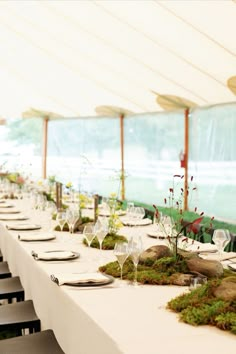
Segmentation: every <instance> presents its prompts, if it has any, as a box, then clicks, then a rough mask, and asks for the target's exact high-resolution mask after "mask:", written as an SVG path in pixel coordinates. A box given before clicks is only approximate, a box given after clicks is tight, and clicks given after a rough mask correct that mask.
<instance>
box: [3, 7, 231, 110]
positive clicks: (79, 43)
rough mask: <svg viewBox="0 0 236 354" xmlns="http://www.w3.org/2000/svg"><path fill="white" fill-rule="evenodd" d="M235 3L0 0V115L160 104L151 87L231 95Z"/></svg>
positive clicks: (204, 100)
mask: <svg viewBox="0 0 236 354" xmlns="http://www.w3.org/2000/svg"><path fill="white" fill-rule="evenodd" d="M235 18H236V2H235V0H222V1H214V0H213V1H212V0H209V1H207V0H206V1H201V0H199V1H195V0H192V1H185V0H183V1H180V0H177V1H146V0H139V1H135V0H131V1H130V0H124V1H120V0H118V1H116V0H113V1H103V0H99V1H28V0H27V1H21V0H20V1H19V0H17V1H4V0H3V1H1V2H0V52H1V55H0V79H1V86H2V90H1V106H0V115H1V116H3V117H19V116H21V114H22V112H23V111H25V110H27V109H28V108H29V107H40V108H41V109H43V110H45V111H49V112H58V113H59V114H61V115H62V116H67V117H74V116H84V117H86V116H94V115H95V114H96V113H95V108H96V107H98V106H101V105H110V106H116V107H124V108H126V109H127V110H129V111H132V112H135V113H141V112H152V111H157V110H160V109H162V108H161V106H158V103H157V100H156V95H155V94H154V92H158V93H159V94H161V95H174V96H179V97H183V98H184V99H186V100H188V101H191V102H194V103H195V104H197V105H200V106H202V105H208V104H215V103H223V102H232V101H235V94H234V92H233V91H232V90H230V89H229V87H228V86H227V82H228V79H229V78H230V77H232V76H235V75H236V42H235V33H236V21H235Z"/></svg>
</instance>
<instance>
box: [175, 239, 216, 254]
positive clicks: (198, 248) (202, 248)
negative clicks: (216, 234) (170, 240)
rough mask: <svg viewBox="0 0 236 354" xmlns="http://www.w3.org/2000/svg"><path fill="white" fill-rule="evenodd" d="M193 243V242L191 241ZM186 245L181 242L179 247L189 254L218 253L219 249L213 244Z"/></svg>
mask: <svg viewBox="0 0 236 354" xmlns="http://www.w3.org/2000/svg"><path fill="white" fill-rule="evenodd" d="M189 241H190V242H192V241H191V240H189ZM190 242H188V243H186V242H179V243H178V247H179V248H181V249H184V250H186V251H189V252H198V253H200V252H216V251H217V248H216V246H215V245H212V244H211V243H201V242H196V241H195V242H194V243H190Z"/></svg>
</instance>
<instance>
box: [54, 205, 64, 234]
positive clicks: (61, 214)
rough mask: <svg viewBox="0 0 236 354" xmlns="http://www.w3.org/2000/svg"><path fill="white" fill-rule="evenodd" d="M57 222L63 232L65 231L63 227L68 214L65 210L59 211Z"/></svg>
mask: <svg viewBox="0 0 236 354" xmlns="http://www.w3.org/2000/svg"><path fill="white" fill-rule="evenodd" d="M56 221H57V224H58V225H59V226H60V229H61V231H63V227H64V225H65V223H66V213H65V212H64V211H63V210H58V211H57V217H56Z"/></svg>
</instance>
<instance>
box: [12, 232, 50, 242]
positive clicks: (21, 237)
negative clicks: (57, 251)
mask: <svg viewBox="0 0 236 354" xmlns="http://www.w3.org/2000/svg"><path fill="white" fill-rule="evenodd" d="M54 238H56V236H55V235H53V234H32V235H28V234H27V235H18V239H19V240H20V241H46V240H52V239H54Z"/></svg>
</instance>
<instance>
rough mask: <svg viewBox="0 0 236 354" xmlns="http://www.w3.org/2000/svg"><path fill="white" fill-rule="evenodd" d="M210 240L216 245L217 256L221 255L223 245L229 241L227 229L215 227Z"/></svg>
mask: <svg viewBox="0 0 236 354" xmlns="http://www.w3.org/2000/svg"><path fill="white" fill-rule="evenodd" d="M212 240H213V242H214V244H215V245H216V247H217V250H218V255H219V257H222V254H223V251H224V249H225V247H226V246H227V245H228V244H229V243H230V241H231V237H230V233H229V230H224V229H216V230H215V231H214V233H213V237H212Z"/></svg>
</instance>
